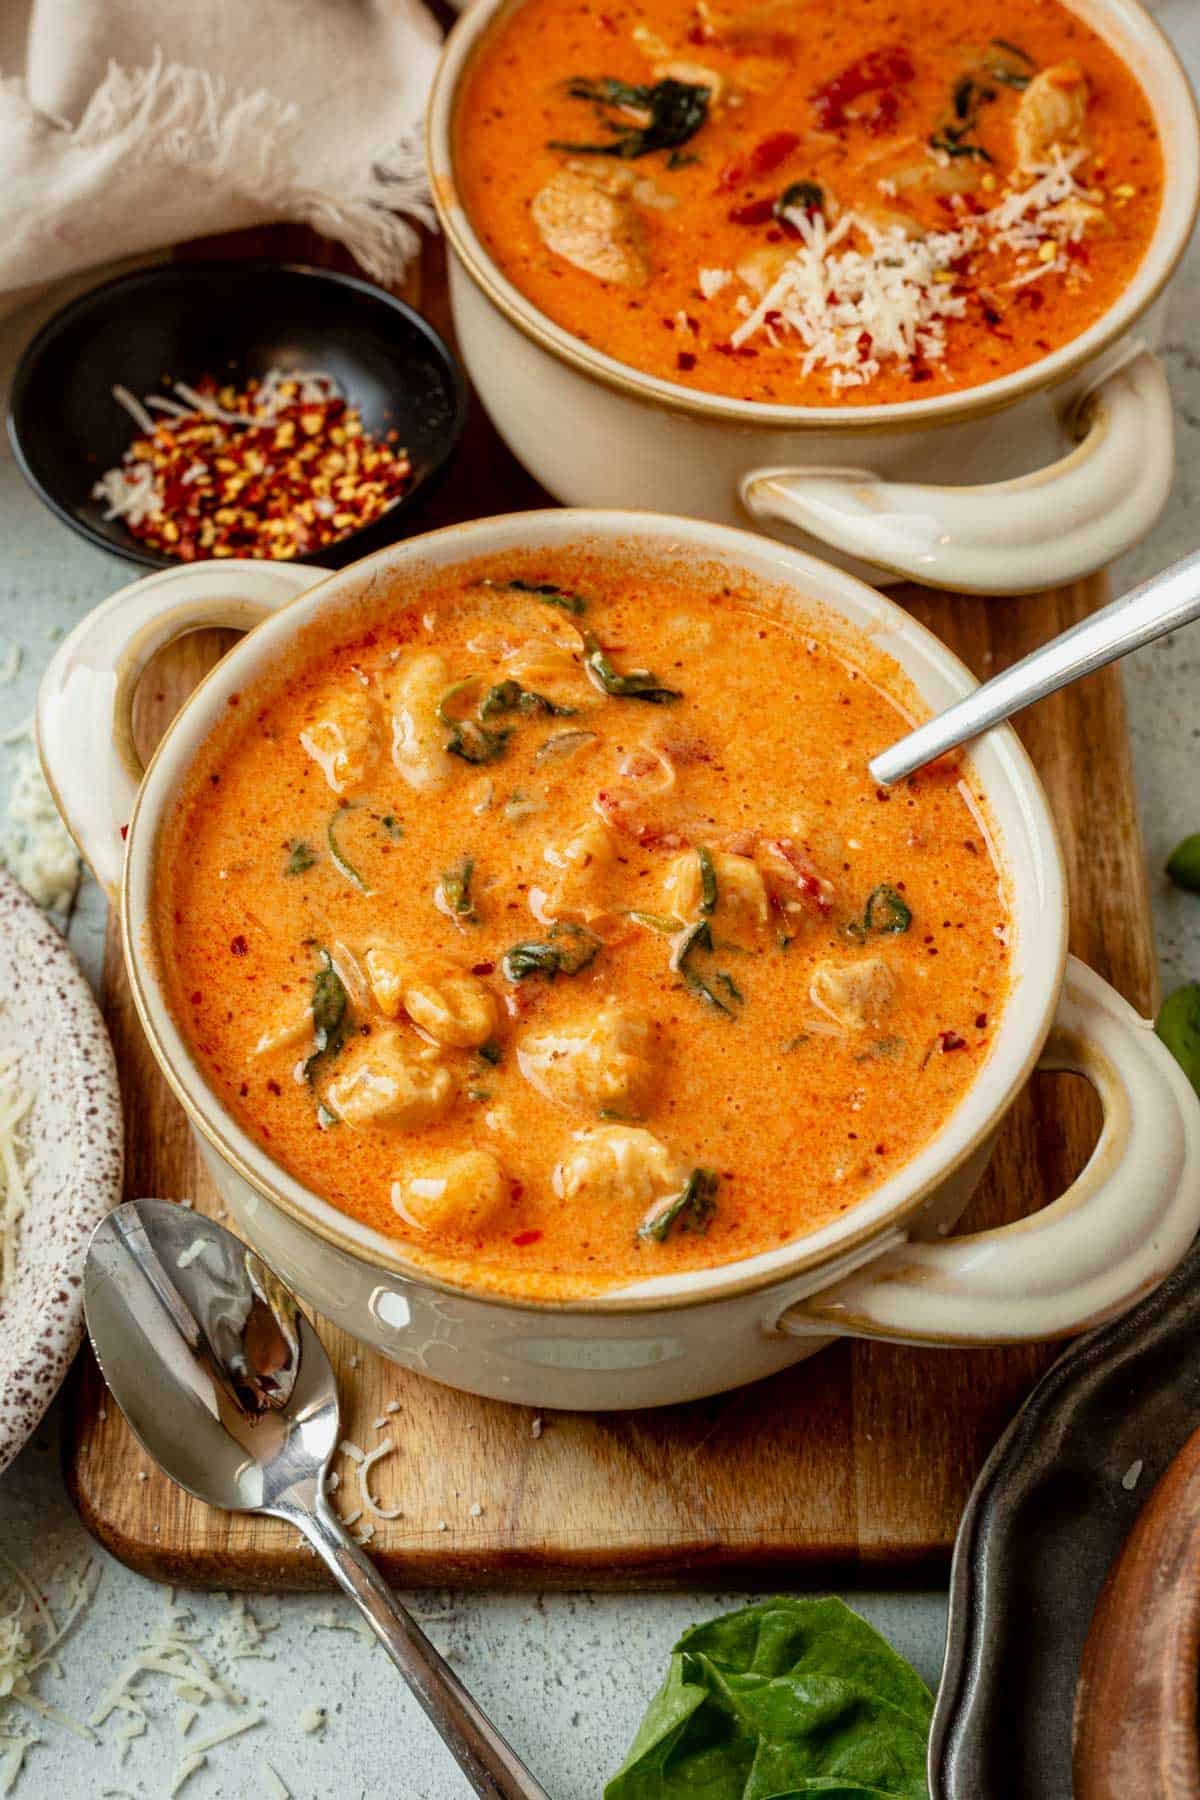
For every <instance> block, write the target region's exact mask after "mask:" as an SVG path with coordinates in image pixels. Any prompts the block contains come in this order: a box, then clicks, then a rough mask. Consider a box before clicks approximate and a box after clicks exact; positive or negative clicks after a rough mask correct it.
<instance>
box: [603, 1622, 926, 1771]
mask: <svg viewBox="0 0 1200 1800" xmlns="http://www.w3.org/2000/svg"><path fill="white" fill-rule="evenodd" d="M932 1713H933V1696H932V1695H931V1694H930V1692H929V1689H928V1688H927V1687H926V1686H925V1683H924V1682H923V1681H922V1680H921V1678H920V1676H919V1675H918V1674H917V1673H916V1671H915V1670H914V1669H912V1668H910V1666H909V1664H908V1663H906V1662H905V1660H904V1658H903V1657H901V1656H898V1655H897V1654H896V1652H895V1651H894V1650H893V1649H892V1648H891V1646H890V1645H889V1644H888V1643H887V1642H886V1641H885V1640H884V1639H883V1638H882V1637H880V1635H879V1633H878V1632H877V1631H875V1630H874V1629H873V1628H872V1627H871V1626H870V1625H868V1624H867V1622H866V1620H865V1619H861V1618H859V1616H858V1614H857V1613H855V1612H852V1611H851V1610H850V1608H849V1607H848V1606H845V1605H844V1604H843V1603H842V1601H840V1600H836V1599H833V1598H822V1599H814V1598H809V1597H803V1598H794V1597H789V1596H786V1595H784V1596H780V1597H779V1598H778V1599H775V1600H765V1601H763V1602H761V1603H760V1604H759V1605H757V1606H747V1607H744V1608H743V1609H742V1610H741V1611H739V1612H734V1613H726V1614H725V1615H724V1616H723V1617H722V1618H719V1619H714V1620H712V1621H711V1623H709V1624H707V1625H696V1626H693V1627H692V1629H691V1630H690V1631H686V1632H685V1633H684V1635H683V1636H682V1637H681V1638H680V1640H679V1642H678V1643H677V1644H676V1646H675V1649H674V1651H673V1652H672V1655H671V1664H670V1668H669V1670H668V1672H667V1678H666V1680H665V1682H664V1683H663V1685H662V1687H661V1688H660V1689H659V1691H658V1693H657V1694H656V1695H655V1696H654V1699H653V1700H652V1701H651V1702H650V1706H649V1708H648V1710H647V1712H646V1716H645V1718H644V1719H643V1720H642V1723H641V1726H640V1728H639V1730H638V1734H637V1736H636V1738H635V1739H634V1741H633V1746H632V1748H631V1749H630V1752H629V1755H628V1756H627V1757H626V1759H625V1761H624V1763H623V1764H622V1766H621V1768H620V1769H619V1770H618V1771H617V1773H616V1774H615V1775H614V1776H613V1778H612V1780H611V1781H610V1782H609V1783H608V1786H607V1787H606V1788H605V1790H604V1793H605V1800H793V1797H795V1800H799V1797H800V1796H806V1795H813V1794H819V1795H822V1796H823V1797H824V1800H852V1796H870V1797H871V1800H927V1796H928V1789H927V1787H926V1783H925V1744H926V1739H927V1737H928V1735H929V1721H930V1718H931V1716H932Z"/></svg>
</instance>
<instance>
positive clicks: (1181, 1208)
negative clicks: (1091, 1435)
mask: <svg viewBox="0 0 1200 1800" xmlns="http://www.w3.org/2000/svg"><path fill="white" fill-rule="evenodd" d="M1013 1004H1019V999H1018V1000H1017V1001H1015V1002H1013ZM1038 1067H1039V1068H1042V1069H1063V1070H1074V1071H1075V1073H1076V1074H1079V1075H1086V1076H1087V1078H1088V1080H1089V1081H1090V1082H1091V1083H1092V1085H1093V1087H1094V1088H1095V1089H1096V1091H1097V1093H1098V1094H1099V1096H1100V1102H1101V1105H1102V1107H1103V1111H1104V1123H1103V1125H1102V1127H1101V1131H1100V1138H1099V1142H1098V1143H1097V1145H1096V1148H1095V1150H1094V1151H1093V1152H1092V1155H1091V1158H1090V1160H1089V1161H1088V1164H1087V1167H1086V1168H1085V1169H1084V1170H1083V1172H1082V1174H1081V1175H1080V1176H1079V1177H1078V1179H1077V1180H1075V1181H1074V1182H1073V1183H1072V1184H1071V1186H1070V1187H1069V1188H1068V1189H1067V1191H1066V1193H1065V1194H1063V1195H1061V1196H1060V1198H1059V1199H1057V1200H1055V1201H1053V1202H1052V1203H1051V1204H1050V1205H1049V1206H1046V1207H1044V1208H1043V1209H1042V1211H1041V1212H1038V1213H1035V1214H1034V1215H1033V1216H1032V1217H1031V1218H1027V1219H1020V1220H1018V1221H1017V1222H1016V1223H1015V1224H1013V1225H1004V1226H1001V1227H1000V1228H999V1229H998V1230H994V1231H977V1232H973V1233H970V1234H969V1235H966V1236H963V1237H960V1238H953V1239H950V1240H949V1241H948V1242H944V1243H921V1242H912V1241H909V1242H907V1243H905V1244H902V1245H900V1246H898V1247H897V1248H895V1249H892V1250H889V1251H887V1252H886V1253H885V1254H884V1255H882V1256H880V1257H878V1258H876V1260H875V1261H874V1262H871V1263H868V1264H867V1265H866V1266H865V1267H864V1268H863V1269H861V1270H860V1271H859V1272H858V1273H857V1274H854V1275H851V1276H848V1277H847V1278H846V1279H845V1280H842V1281H839V1282H837V1283H836V1284H835V1285H834V1286H832V1287H828V1288H825V1289H823V1290H822V1291H821V1292H819V1293H816V1294H811V1295H809V1296H808V1297H807V1298H806V1299H804V1300H801V1301H798V1302H796V1303H795V1304H794V1305H792V1306H790V1307H788V1309H787V1310H786V1311H785V1312H784V1313H783V1314H782V1316H781V1317H780V1318H779V1319H778V1320H777V1321H776V1329H777V1330H779V1331H782V1332H784V1333H785V1334H787V1335H789V1336H795V1337H809V1336H813V1337H828V1336H829V1335H830V1334H831V1333H836V1334H837V1335H839V1336H845V1337H864V1338H883V1339H887V1340H891V1341H893V1342H897V1343H909V1344H930V1345H957V1344H1013V1343H1024V1342H1034V1341H1036V1340H1038V1339H1043V1338H1056V1337H1069V1336H1071V1335H1072V1334H1073V1333H1074V1332H1077V1331H1083V1330H1085V1329H1086V1328H1087V1327H1089V1326H1091V1325H1096V1324H1099V1323H1100V1321H1101V1320H1104V1319H1109V1318H1112V1317H1114V1316H1115V1315H1116V1314H1117V1313H1120V1312H1123V1311H1124V1310H1125V1309H1126V1307H1128V1306H1131V1305H1132V1304H1133V1302H1134V1301H1135V1300H1137V1299H1139V1298H1140V1297H1141V1295H1143V1294H1145V1293H1146V1292H1147V1291H1148V1290H1149V1289H1151V1288H1153V1287H1155V1286H1156V1285H1157V1284H1158V1282H1160V1281H1161V1280H1162V1279H1163V1277H1164V1276H1165V1275H1167V1274H1169V1273H1170V1271H1171V1269H1173V1268H1174V1266H1175V1264H1176V1263H1177V1262H1178V1261H1179V1259H1180V1257H1181V1256H1182V1255H1183V1253H1184V1251H1185V1250H1186V1249H1187V1247H1188V1245H1189V1243H1190V1242H1191V1240H1192V1238H1193V1236H1194V1235H1195V1232H1196V1228H1197V1225H1198V1224H1200V1099H1198V1098H1197V1096H1196V1094H1195V1092H1194V1091H1193V1089H1192V1087H1191V1084H1190V1083H1189V1081H1188V1079H1187V1077H1186V1076H1185V1075H1184V1073H1183V1071H1182V1069H1180V1067H1179V1065H1178V1064H1177V1063H1176V1062H1175V1060H1174V1058H1173V1057H1172V1056H1171V1054H1170V1052H1169V1051H1168V1050H1167V1049H1166V1047H1165V1046H1164V1045H1163V1044H1162V1043H1160V1042H1159V1040H1158V1038H1157V1037H1156V1036H1155V1035H1154V1028H1153V1025H1152V1024H1151V1022H1150V1021H1149V1020H1146V1019H1143V1018H1141V1017H1139V1015H1138V1014H1137V1013H1136V1012H1135V1011H1134V1009H1133V1008H1132V1007H1131V1006H1130V1005H1128V1003H1127V1002H1126V1001H1124V1000H1122V999H1121V997H1120V995H1119V994H1118V993H1116V991H1115V990H1114V989H1113V988H1111V987H1109V985H1108V983H1107V982H1106V981H1101V979H1100V977H1099V976H1098V975H1096V974H1095V973H1094V972H1093V971H1092V970H1091V969H1089V968H1087V967H1086V966H1085V965H1084V964H1083V963H1081V962H1078V961H1076V959H1075V958H1074V957H1070V958H1068V961H1067V973H1066V979H1065V981H1064V984H1063V991H1062V996H1061V998H1060V1000H1059V1006H1058V1013H1057V1015H1056V1018H1055V1021H1054V1025H1053V1027H1052V1029H1051V1032H1050V1035H1049V1037H1048V1039H1047V1040H1046V1047H1045V1050H1044V1051H1043V1053H1042V1057H1041V1060H1040V1062H1039V1064H1038Z"/></svg>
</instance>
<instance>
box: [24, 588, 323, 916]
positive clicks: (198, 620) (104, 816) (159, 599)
mask: <svg viewBox="0 0 1200 1800" xmlns="http://www.w3.org/2000/svg"><path fill="white" fill-rule="evenodd" d="M325 573H326V572H325V570H323V569H315V568H313V567H311V566H310V565H309V564H307V563H265V562H251V561H248V560H244V559H241V558H232V557H231V558H230V559H229V560H228V561H221V562H211V563H195V564H192V565H190V566H188V567H181V568H178V569H164V570H163V571H162V573H161V574H158V575H149V576H147V577H146V579H145V580H144V581H135V582H134V583H133V585H132V587H127V588H122V589H121V591H120V593H117V594H114V595H113V596H112V598H111V599H110V600H106V601H104V603H103V604H102V605H100V606H98V607H96V609H95V611H94V612H90V613H89V614H88V616H87V618H86V619H83V620H82V621H81V622H80V623H79V624H78V625H77V626H76V627H75V629H74V631H73V632H72V633H71V634H70V636H69V637H67V638H64V640H63V642H62V643H61V644H60V645H59V647H58V650H57V651H56V652H55V655H54V658H53V660H52V661H51V663H50V666H49V668H48V669H47V670H46V673H45V675H44V676H43V678H42V684H41V687H40V688H39V690H38V699H37V707H36V710H35V715H34V725H35V730H36V735H37V747H38V755H39V757H40V758H41V763H42V770H43V773H44V774H45V777H46V781H47V784H48V786H49V788H50V792H51V793H52V794H53V796H54V800H55V804H56V805H57V807H58V810H59V812H60V813H61V814H62V816H63V819H64V821H65V822H66V825H67V828H68V830H69V831H70V833H71V835H72V837H73V838H74V839H75V842H76V844H77V845H78V846H79V850H80V854H81V855H82V856H83V858H84V860H85V861H86V862H87V863H88V865H89V867H90V868H91V870H92V873H93V874H94V875H95V877H96V879H97V881H98V882H100V884H101V886H102V887H103V888H104V889H105V891H106V893H107V894H108V897H109V899H110V900H115V899H116V897H117V890H118V888H119V886H120V881H121V869H122V865H123V863H124V860H125V846H124V836H125V827H126V826H127V825H128V822H129V816H130V814H131V812H132V811H133V803H134V799H135V798H136V795H137V790H138V787H139V785H140V783H141V779H142V774H143V769H142V762H141V758H140V757H139V756H138V753H137V749H136V747H135V745H134V741H133V702H134V696H135V695H136V693H137V686H138V682H139V680H140V679H141V677H142V674H143V673H144V671H145V669H146V666H147V664H148V663H149V662H150V659H151V658H152V657H153V656H155V655H156V654H157V652H158V651H159V650H162V649H163V648H165V646H166V645H167V644H170V643H173V642H174V640H175V639H176V638H180V637H184V636H186V635H187V633H188V632H190V631H202V630H205V629H206V628H208V627H211V626H226V627H229V628H231V629H232V630H234V631H249V630H251V629H252V628H253V627H254V626H255V625H257V624H258V623H259V622H260V621H261V620H262V619H264V618H265V617H266V616H267V614H268V613H270V612H273V611H275V609H276V608H277V607H280V606H282V605H284V604H285V602H287V601H288V600H291V599H294V597H295V596H296V594H298V593H299V592H300V590H301V589H302V588H306V587H311V586H312V585H313V583H314V582H315V581H318V580H321V579H323V578H324V576H325Z"/></svg>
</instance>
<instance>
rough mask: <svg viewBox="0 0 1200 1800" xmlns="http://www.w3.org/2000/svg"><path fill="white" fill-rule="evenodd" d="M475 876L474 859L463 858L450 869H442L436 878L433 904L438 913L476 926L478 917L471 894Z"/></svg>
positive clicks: (470, 857)
mask: <svg viewBox="0 0 1200 1800" xmlns="http://www.w3.org/2000/svg"><path fill="white" fill-rule="evenodd" d="M474 874H475V858H474V857H473V856H464V857H463V859H462V861H461V862H457V863H455V865H454V867H453V868H452V869H444V870H443V871H442V873H441V875H440V876H439V878H438V884H437V889H436V894H435V902H436V904H437V906H438V909H439V911H441V912H444V913H449V914H450V915H451V916H452V917H453V918H455V919H460V920H462V922H463V923H464V924H467V925H477V924H478V923H479V915H478V913H477V912H476V911H475V900H474V897H473V895H472V893H471V882H472V879H473V878H474Z"/></svg>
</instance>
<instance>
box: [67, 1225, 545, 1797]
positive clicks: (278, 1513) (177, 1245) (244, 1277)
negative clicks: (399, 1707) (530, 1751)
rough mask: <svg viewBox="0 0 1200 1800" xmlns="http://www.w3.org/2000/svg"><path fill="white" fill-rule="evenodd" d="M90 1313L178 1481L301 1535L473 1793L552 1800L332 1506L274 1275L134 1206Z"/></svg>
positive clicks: (104, 1234)
mask: <svg viewBox="0 0 1200 1800" xmlns="http://www.w3.org/2000/svg"><path fill="white" fill-rule="evenodd" d="M84 1310H85V1313H86V1316H87V1328H88V1335H89V1336H90V1338H91V1341H92V1348H93V1349H94V1350H95V1353H96V1360H97V1361H98V1363H99V1364H100V1368H101V1371H102V1373H103V1375H104V1379H105V1381H107V1383H108V1385H109V1388H110V1389H111V1390H112V1394H113V1398H114V1399H115V1400H116V1402H117V1405H118V1406H119V1407H120V1408H121V1411H122V1412H123V1413H124V1415H125V1417H126V1419H127V1420H128V1421H129V1425H130V1428H131V1429H132V1431H133V1433H134V1435H135V1436H136V1438H137V1439H138V1442H139V1443H140V1444H141V1445H142V1447H143V1448H144V1449H145V1450H146V1451H147V1452H148V1453H149V1455H151V1456H152V1457H153V1458H154V1459H155V1461H156V1462H158V1463H160V1464H161V1466H162V1467H163V1468H164V1469H165V1470H166V1472H167V1474H168V1475H170V1476H171V1478H172V1480H174V1481H177V1482H178V1483H179V1485H180V1486H181V1487H184V1488H186V1489H187V1491H188V1492H189V1493H190V1494H194V1495H195V1496H196V1498H197V1499H198V1500H203V1501H205V1502H206V1503H207V1504H208V1505H210V1506H219V1507H222V1508H223V1509H225V1510H226V1511H228V1512H260V1513H269V1514H271V1515H272V1516H274V1517H275V1518H279V1519H284V1520H286V1521H287V1522H288V1523H289V1524H291V1525H293V1526H295V1527H296V1528H297V1529H298V1530H299V1531H302V1532H303V1533H304V1535H305V1536H306V1537H307V1538H308V1540H309V1542H310V1543H311V1544H312V1545H313V1548H314V1549H315V1550H316V1551H317V1553H318V1555H319V1556H320V1557H321V1558H322V1559H323V1561H324V1562H325V1564H326V1566H327V1567H328V1569H329V1570H330V1572H331V1574H332V1575H333V1576H334V1578H335V1579H336V1580H337V1581H338V1582H339V1583H340V1585H341V1586H342V1587H343V1588H344V1589H345V1590H346V1592H347V1593H348V1594H349V1595H350V1597H351V1599H352V1600H354V1601H355V1603H356V1604H357V1605H358V1606H359V1607H360V1608H361V1610H362V1612H363V1614H364V1616H365V1618H366V1619H367V1621H368V1623H369V1624H370V1625H371V1627H372V1629H373V1630H374V1632H375V1634H376V1636H377V1637H378V1638H379V1640H380V1642H381V1643H382V1644H383V1646H384V1648H385V1649H386V1650H387V1652H388V1654H389V1656H390V1657H391V1658H392V1661H393V1662H394V1663H395V1664H396V1666H397V1668H398V1669H399V1670H400V1672H401V1674H402V1675H404V1677H405V1679H406V1680H407V1681H408V1683H409V1686H410V1687H411V1688H412V1690H413V1693H414V1694H415V1695H416V1698H417V1699H418V1701H419V1702H420V1703H421V1705H422V1706H423V1707H424V1709H425V1711H426V1712H427V1713H428V1715H429V1717H430V1718H431V1719H432V1721H433V1723H434V1724H435V1725H436V1726H437V1728H438V1730H439V1731H440V1732H441V1734H442V1737H443V1738H444V1739H445V1742H446V1743H447V1745H448V1746H449V1748H450V1750H451V1751H452V1752H453V1754H454V1756H455V1757H456V1758H457V1760H458V1763H459V1766H460V1767H461V1769H462V1771H463V1773H464V1774H465V1775H466V1777H467V1779H468V1781H469V1782H470V1783H471V1785H472V1787H473V1788H474V1790H475V1792H476V1793H477V1794H483V1795H486V1796H489V1797H490V1800H548V1797H547V1796H546V1794H545V1791H544V1790H543V1789H542V1788H541V1787H540V1786H539V1785H538V1783H537V1782H536V1781H535V1780H534V1778H533V1776H532V1775H531V1774H530V1772H529V1770H528V1769H526V1768H525V1767H524V1765H523V1764H522V1763H521V1761H520V1759H519V1758H518V1757H517V1756H516V1754H515V1753H514V1752H513V1750H512V1749H511V1748H510V1747H509V1745H508V1744H507V1743H506V1742H505V1740H504V1739H503V1738H502V1737H501V1736H500V1734H499V1732H498V1731H496V1729H495V1727H494V1726H493V1725H492V1724H491V1723H490V1721H489V1720H488V1719H487V1718H486V1716H485V1715H484V1714H483V1712H481V1710H480V1709H479V1707H478V1706H477V1705H476V1703H475V1702H474V1700H472V1698H471V1696H470V1695H469V1694H468V1693H467V1691H466V1689H465V1688H464V1687H463V1685H462V1683H461V1682H460V1681H459V1679H458V1677H457V1676H456V1675H455V1674H454V1671H453V1670H452V1669H451V1668H450V1667H449V1665H448V1664H447V1663H446V1662H445V1661H444V1660H443V1658H442V1657H441V1656H440V1654H439V1653H438V1651H437V1650H435V1649H434V1647H433V1645H432V1644H431V1643H430V1642H429V1639H428V1638H427V1637H426V1636H425V1634H424V1632H422V1631H421V1629H420V1627H419V1626H418V1625H417V1624H416V1622H415V1620H414V1619H413V1618H412V1617H411V1615H410V1614H409V1613H408V1612H407V1611H406V1610H405V1609H404V1607H403V1606H401V1604H400V1602H399V1601H398V1600H397V1599H396V1598H395V1596H394V1595H393V1594H392V1593H391V1592H390V1591H389V1589H388V1588H387V1587H386V1586H385V1585H384V1583H383V1581H382V1580H381V1579H380V1577H379V1575H378V1574H377V1572H376V1570H375V1568H374V1566H373V1565H372V1564H371V1563H370V1562H369V1561H368V1559H367V1558H366V1557H365V1556H364V1555H363V1553H362V1551H361V1550H360V1549H359V1547H358V1545H357V1544H356V1543H355V1542H354V1540H353V1539H352V1538H351V1537H350V1536H349V1535H348V1534H347V1532H346V1529H345V1527H344V1526H343V1524H342V1522H341V1520H340V1518H339V1517H338V1515H337V1513H336V1511H335V1510H334V1508H333V1506H332V1505H331V1504H330V1501H329V1498H328V1496H327V1494H326V1474H327V1472H328V1468H329V1463H330V1460H331V1458H332V1456H333V1453H334V1451H335V1449H336V1448H337V1444H338V1440H339V1436H340V1412H339V1407H338V1394H337V1384H336V1382H335V1380H334V1374H333V1368H332V1366H331V1364H330V1361H329V1358H328V1357H327V1356H326V1354H325V1349H324V1346H323V1344H322V1343H321V1340H320V1338H319V1337H318V1336H317V1334H316V1332H315V1331H314V1330H313V1328H312V1326H311V1325H310V1324H309V1322H308V1320H307V1319H306V1318H305V1317H304V1315H303V1314H302V1313H301V1312H300V1310H299V1308H298V1306H297V1304H296V1301H295V1298H294V1296H293V1295H292V1294H291V1293H290V1292H289V1290H288V1289H287V1288H286V1287H285V1286H284V1285H283V1283H282V1282H281V1281H280V1280H279V1277H278V1276H277V1275H276V1274H275V1273H274V1271H273V1270H271V1269H270V1268H268V1266H267V1265H266V1264H265V1263H264V1262H263V1261H262V1260H261V1258H260V1257H258V1256H256V1255H255V1254H254V1252H253V1251H251V1250H248V1249H247V1247H246V1245H245V1244H243V1243H242V1242H241V1240H240V1239H239V1238H236V1237H235V1236H234V1235H233V1233H232V1232H231V1231H226V1230H225V1228H224V1227H223V1226H221V1225H217V1224H215V1223H214V1222H213V1220H211V1219H206V1218H204V1217H203V1216H201V1215H200V1214H198V1213H194V1212H191V1211H190V1210H189V1209H188V1208H186V1207H182V1206H179V1205H177V1204H176V1203H174V1202H173V1201H169V1200H129V1201H126V1202H125V1203H124V1205H122V1206H118V1207H117V1208H116V1209H115V1210H114V1211H113V1212H111V1213H109V1214H108V1216H107V1217H106V1218H104V1219H102V1220H101V1222H100V1224H99V1225H98V1226H97V1227H96V1230H95V1232H94V1234H93V1236H92V1241H91V1244H90V1246H89V1248H88V1256H87V1264H86V1268H85V1270H84Z"/></svg>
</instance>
